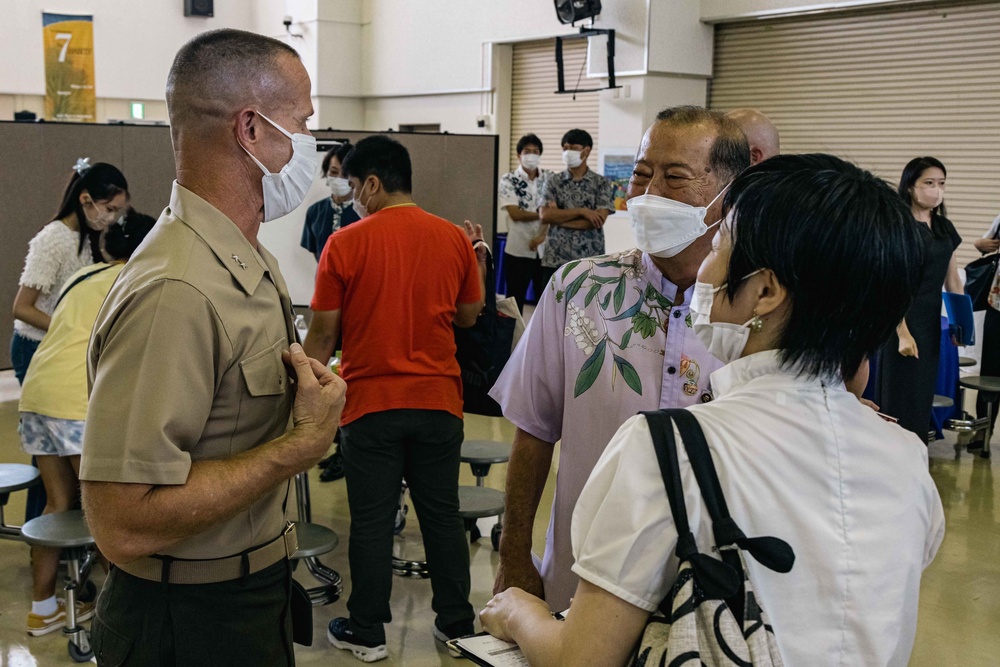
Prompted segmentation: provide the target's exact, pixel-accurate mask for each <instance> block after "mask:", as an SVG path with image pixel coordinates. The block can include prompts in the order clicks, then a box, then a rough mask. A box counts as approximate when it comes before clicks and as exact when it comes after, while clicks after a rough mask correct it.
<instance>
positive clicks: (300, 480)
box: [295, 472, 312, 523]
mask: <svg viewBox="0 0 1000 667" xmlns="http://www.w3.org/2000/svg"><path fill="white" fill-rule="evenodd" d="M295 498H296V505H297V509H298V512H299V521H303V522H305V523H309V522H310V521H312V507H311V503H310V502H309V475H308V474H307V473H304V472H302V473H299V474H298V475H296V476H295Z"/></svg>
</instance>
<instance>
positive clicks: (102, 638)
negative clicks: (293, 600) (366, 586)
mask: <svg viewBox="0 0 1000 667" xmlns="http://www.w3.org/2000/svg"><path fill="white" fill-rule="evenodd" d="M291 580H292V575H291V567H290V565H289V563H288V561H287V560H282V561H280V562H278V563H275V564H274V565H272V566H271V567H269V568H265V569H263V570H261V571H260V572H256V573H254V574H252V575H250V576H249V577H247V578H246V580H239V579H237V580H235V581H226V582H222V583H218V584H196V585H183V584H161V583H158V582H155V581H147V580H146V579H140V578H138V577H133V576H132V575H130V574H128V573H127V572H124V571H122V570H120V569H118V568H116V567H112V568H111V572H110V573H109V574H108V579H107V581H106V582H105V584H104V588H103V590H101V595H100V597H99V598H98V600H97V615H96V616H95V617H94V621H93V625H92V629H91V643H92V644H93V648H94V655H95V656H96V657H97V664H98V665H105V666H106V667H118V666H135V667H149V666H154V667H175V666H176V667H188V666H191V667H201V666H204V667H226V666H229V665H232V666H233V667H237V666H243V665H259V666H260V667H271V666H273V665H281V666H284V665H288V666H289V667H290V666H291V665H294V664H295V654H294V653H293V651H292V614H291V609H290V606H289V595H290V586H291Z"/></svg>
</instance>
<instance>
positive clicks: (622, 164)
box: [601, 148, 636, 211]
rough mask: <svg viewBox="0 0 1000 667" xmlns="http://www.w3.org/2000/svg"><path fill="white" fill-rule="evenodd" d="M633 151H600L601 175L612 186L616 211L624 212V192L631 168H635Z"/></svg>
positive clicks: (626, 149)
mask: <svg viewBox="0 0 1000 667" xmlns="http://www.w3.org/2000/svg"><path fill="white" fill-rule="evenodd" d="M635 154H636V150H635V149H630V148H611V149H608V150H607V151H604V150H602V151H601V163H602V165H603V167H602V170H603V171H602V173H603V174H604V177H605V178H607V179H608V180H609V181H611V184H612V185H613V186H614V189H615V190H614V194H613V195H612V197H613V199H614V202H615V210H616V211H624V210H625V190H626V188H628V180H629V178H631V177H632V167H634V166H635Z"/></svg>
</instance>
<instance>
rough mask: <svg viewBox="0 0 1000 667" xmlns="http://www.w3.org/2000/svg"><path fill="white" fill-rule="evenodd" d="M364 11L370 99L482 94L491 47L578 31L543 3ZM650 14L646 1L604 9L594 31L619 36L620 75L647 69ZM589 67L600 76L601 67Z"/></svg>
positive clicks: (623, 0) (383, 5)
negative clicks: (612, 30)
mask: <svg viewBox="0 0 1000 667" xmlns="http://www.w3.org/2000/svg"><path fill="white" fill-rule="evenodd" d="M365 8H366V10H367V14H366V16H365V18H364V23H365V25H364V28H363V30H364V36H365V62H364V69H363V75H362V79H363V81H364V85H365V91H364V92H365V96H366V97H378V96H383V95H396V96H399V95H415V94H427V93H437V92H440V93H444V92H454V91H471V90H480V89H482V88H484V87H488V86H489V69H490V66H489V65H490V64H489V58H490V48H489V43H490V42H512V41H526V40H531V39H545V38H547V37H554V36H556V35H566V34H574V33H576V32H577V29H576V28H571V27H570V26H565V25H562V24H561V23H559V21H558V19H557V18H556V14H555V9H554V7H553V4H552V3H551V2H546V1H539V0H504V2H489V3H488V2H467V1H464V0H423V1H421V2H406V3H403V2H399V0H370V1H369V2H368V3H367V4H366V6H365ZM646 12H647V9H646V0H617V1H616V2H607V3H604V13H603V14H602V15H601V17H600V21H599V22H598V24H597V26H598V27H610V28H615V29H616V30H618V31H619V35H618V38H619V43H618V55H617V60H616V64H617V68H618V69H620V70H622V71H627V70H643V69H644V66H645V34H646ZM598 60H599V59H598ZM592 67H596V69H595V70H594V72H595V73H600V72H603V70H604V63H603V62H596V63H592Z"/></svg>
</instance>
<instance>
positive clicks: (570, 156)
mask: <svg viewBox="0 0 1000 667" xmlns="http://www.w3.org/2000/svg"><path fill="white" fill-rule="evenodd" d="M581 154H582V153H581V151H563V164H565V165H566V166H567V167H569V168H570V169H576V168H577V167H579V166H580V165H581V164H583V158H582V157H581Z"/></svg>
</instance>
